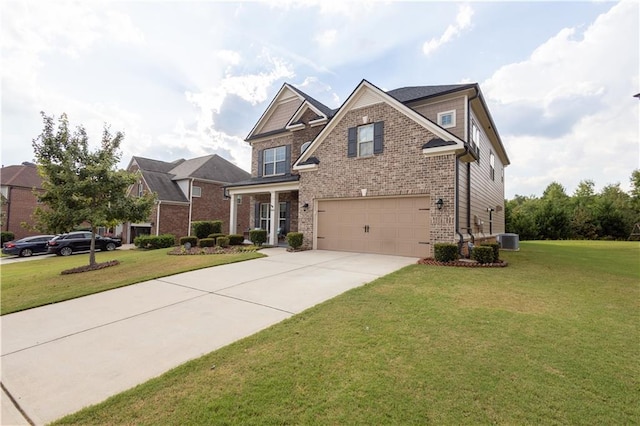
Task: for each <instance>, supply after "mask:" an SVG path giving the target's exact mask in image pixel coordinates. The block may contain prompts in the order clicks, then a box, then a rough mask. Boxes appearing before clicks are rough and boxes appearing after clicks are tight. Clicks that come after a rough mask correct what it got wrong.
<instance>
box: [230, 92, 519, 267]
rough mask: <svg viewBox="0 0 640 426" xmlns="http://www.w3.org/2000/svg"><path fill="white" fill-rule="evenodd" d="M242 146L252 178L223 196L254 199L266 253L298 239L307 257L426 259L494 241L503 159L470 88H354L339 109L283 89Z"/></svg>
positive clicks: (500, 227)
mask: <svg viewBox="0 0 640 426" xmlns="http://www.w3.org/2000/svg"><path fill="white" fill-rule="evenodd" d="M246 140H247V142H249V143H250V144H251V147H252V150H253V154H252V165H251V170H252V177H251V179H248V180H246V181H243V182H237V183H235V184H232V185H228V186H227V189H228V193H229V195H230V196H231V198H232V200H233V199H235V197H240V196H242V197H246V196H248V195H251V196H252V210H251V213H252V219H251V223H252V226H254V227H260V228H263V229H267V230H268V232H269V242H270V243H272V244H275V243H276V242H277V241H278V239H279V235H282V234H284V233H286V232H290V231H299V232H302V233H303V234H304V244H305V246H306V247H308V248H313V249H327V250H342V251H354V252H371V253H383V254H394V255H404V256H416V257H427V256H432V255H433V245H434V244H435V243H437V242H447V243H459V244H460V247H461V249H463V248H465V247H467V246H466V244H464V243H465V242H468V241H472V240H473V241H478V240H482V239H488V238H495V236H496V235H497V234H499V233H503V232H504V222H505V217H504V178H505V177H504V167H505V166H507V165H508V164H509V158H508V156H507V154H506V152H505V149H504V146H503V144H502V141H501V139H500V136H499V135H498V132H497V130H496V127H495V124H494V123H493V120H492V118H491V115H490V113H489V110H488V109H487V105H486V103H485V101H484V99H483V96H482V93H481V91H480V87H479V86H478V84H476V83H472V84H456V85H446V86H420V87H404V88H400V89H396V90H391V91H388V92H385V91H383V90H381V89H379V88H378V87H376V86H374V85H373V84H371V83H369V82H368V81H366V80H363V81H362V82H361V83H360V84H359V85H358V86H357V87H356V88H355V90H354V91H353V92H352V93H351V95H350V96H349V97H348V98H347V100H346V101H345V102H344V104H343V105H342V106H341V107H340V108H338V109H337V110H331V109H330V108H328V107H326V106H324V105H322V104H321V103H320V102H318V101H316V100H315V99H313V98H311V97H310V96H308V95H306V94H305V93H303V92H302V91H300V90H299V89H297V88H295V87H293V86H292V85H289V84H284V85H283V86H282V88H281V89H280V91H279V92H278V93H277V94H276V96H275V98H274V99H273V101H272V102H271V103H270V104H269V106H268V107H267V110H266V111H265V112H264V114H263V115H262V116H261V117H260V119H259V120H258V123H257V124H256V125H255V126H254V128H253V129H252V130H251V132H250V133H249V135H248V137H247V139H246ZM231 206H232V207H231V223H234V218H235V214H236V212H234V207H233V206H235V203H231ZM273 218H277V220H272V219H273Z"/></svg>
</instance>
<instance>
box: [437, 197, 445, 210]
mask: <svg viewBox="0 0 640 426" xmlns="http://www.w3.org/2000/svg"><path fill="white" fill-rule="evenodd" d="M442 206H444V201H443V200H442V198H438V201H436V207H437V208H438V210H442Z"/></svg>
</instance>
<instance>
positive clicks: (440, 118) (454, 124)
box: [438, 109, 456, 129]
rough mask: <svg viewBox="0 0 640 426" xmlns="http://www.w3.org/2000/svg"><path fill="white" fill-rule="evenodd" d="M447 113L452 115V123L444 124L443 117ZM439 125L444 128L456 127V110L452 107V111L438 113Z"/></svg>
mask: <svg viewBox="0 0 640 426" xmlns="http://www.w3.org/2000/svg"><path fill="white" fill-rule="evenodd" d="M446 115H451V124H447V125H444V124H442V117H444V116H446ZM438 125H439V126H440V127H442V128H443V129H450V128H451V127H456V110H455V109H452V110H451V111H443V112H439V113H438Z"/></svg>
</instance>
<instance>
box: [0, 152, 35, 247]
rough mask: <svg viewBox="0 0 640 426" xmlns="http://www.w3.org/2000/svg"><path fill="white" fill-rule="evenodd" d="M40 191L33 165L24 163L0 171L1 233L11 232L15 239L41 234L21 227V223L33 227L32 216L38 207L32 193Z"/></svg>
mask: <svg viewBox="0 0 640 426" xmlns="http://www.w3.org/2000/svg"><path fill="white" fill-rule="evenodd" d="M41 190H42V178H41V177H40V175H39V174H38V169H37V167H36V165H35V164H33V163H28V162H24V163H22V165H19V166H7V167H2V169H0V191H1V193H2V212H1V215H2V230H3V231H11V232H13V233H14V234H15V238H16V239H20V238H24V237H28V236H30V235H37V234H41V232H37V231H31V230H29V229H25V228H23V227H22V226H21V223H23V222H25V223H27V224H28V225H34V223H33V219H32V215H33V212H34V210H35V209H36V207H37V206H38V200H37V198H36V196H35V194H34V191H41Z"/></svg>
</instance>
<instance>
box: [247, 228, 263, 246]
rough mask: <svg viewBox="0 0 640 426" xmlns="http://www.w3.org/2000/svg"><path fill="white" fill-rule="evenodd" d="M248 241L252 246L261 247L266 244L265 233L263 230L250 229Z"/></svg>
mask: <svg viewBox="0 0 640 426" xmlns="http://www.w3.org/2000/svg"><path fill="white" fill-rule="evenodd" d="M249 240H251V242H252V243H253V244H254V245H256V246H261V245H263V244H264V243H266V242H267V231H266V230H264V229H252V230H251V231H249Z"/></svg>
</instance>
